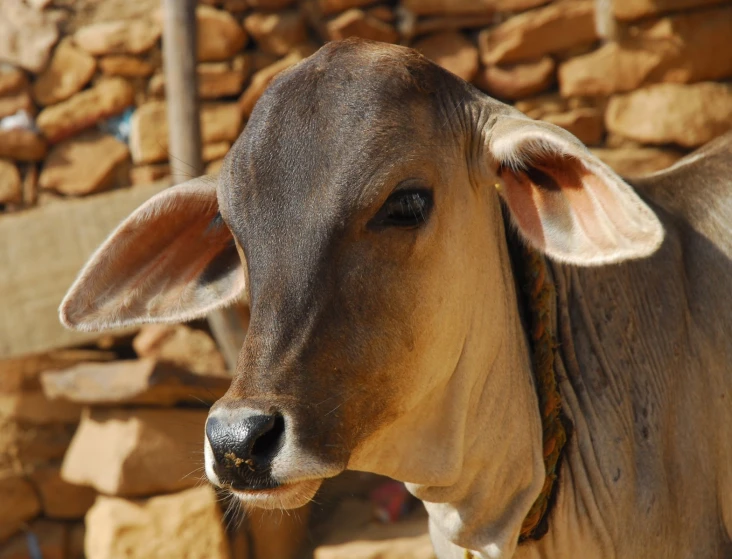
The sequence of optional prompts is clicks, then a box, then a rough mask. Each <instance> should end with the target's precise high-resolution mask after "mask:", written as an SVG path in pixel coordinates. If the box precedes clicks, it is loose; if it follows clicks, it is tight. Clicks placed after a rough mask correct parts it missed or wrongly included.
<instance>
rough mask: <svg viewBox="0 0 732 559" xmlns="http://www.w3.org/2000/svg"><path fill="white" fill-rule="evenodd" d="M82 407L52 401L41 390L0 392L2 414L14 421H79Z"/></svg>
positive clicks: (0, 412) (0, 414)
mask: <svg viewBox="0 0 732 559" xmlns="http://www.w3.org/2000/svg"><path fill="white" fill-rule="evenodd" d="M80 415H81V407H80V406H77V405H75V404H70V403H68V402H51V401H50V400H48V399H47V398H46V397H45V396H44V394H43V392H41V391H27V392H17V393H15V394H0V416H3V417H5V418H7V419H10V420H13V421H20V422H27V423H33V424H37V425H47V424H49V423H72V424H73V423H77V422H78V421H79V417H80Z"/></svg>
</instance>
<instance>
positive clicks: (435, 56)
mask: <svg viewBox="0 0 732 559" xmlns="http://www.w3.org/2000/svg"><path fill="white" fill-rule="evenodd" d="M412 47H413V48H415V49H416V50H418V51H420V52H421V53H422V54H424V55H425V56H426V57H427V58H429V59H430V60H432V61H433V62H434V63H435V64H438V65H439V66H442V67H443V68H445V69H446V70H448V71H450V72H452V73H453V74H455V75H456V76H458V77H461V78H462V79H464V80H465V81H468V82H469V81H472V80H473V78H475V76H476V74H477V73H478V49H477V47H476V46H475V45H474V44H473V43H472V42H471V41H469V40H468V39H466V38H465V35H463V34H462V33H458V32H456V31H444V32H442V33H435V34H434V35H429V36H427V37H424V38H422V39H420V40H418V41H417V42H415V43H414V45H412Z"/></svg>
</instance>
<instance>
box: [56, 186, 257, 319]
mask: <svg viewBox="0 0 732 559" xmlns="http://www.w3.org/2000/svg"><path fill="white" fill-rule="evenodd" d="M215 180H216V179H212V178H210V177H202V178H198V179H194V180H191V181H188V182H186V183H184V184H181V185H178V186H174V187H172V188H168V189H166V190H164V191H163V192H161V193H159V194H157V195H156V196H154V197H153V198H151V199H150V200H148V201H147V202H146V203H145V204H143V205H142V206H141V207H140V208H138V209H137V210H136V211H135V212H134V213H133V214H132V215H130V217H128V218H127V219H126V220H125V221H124V222H123V223H122V224H121V225H120V226H119V227H118V228H117V229H116V230H115V231H114V232H113V233H112V234H111V235H110V236H109V238H108V239H107V240H106V241H105V242H104V243H103V244H102V246H101V247H100V248H99V249H98V250H97V251H96V253H94V255H93V256H92V257H91V259H90V260H89V262H88V263H87V264H86V266H85V267H84V269H83V270H82V271H81V273H80V274H79V277H78V278H77V279H76V281H75V282H74V284H73V285H72V286H71V288H70V290H69V292H68V293H67V294H66V297H65V298H64V300H63V302H62V303H61V307H60V309H59V314H60V318H61V322H62V323H63V324H64V325H65V326H67V327H69V328H74V329H77V330H101V329H106V328H114V327H120V326H129V325H133V324H140V323H145V322H182V321H187V320H192V319H194V318H199V317H202V316H204V315H205V314H206V313H208V312H209V311H212V310H214V309H216V308H217V307H221V306H223V305H225V304H227V303H229V302H233V301H234V300H235V299H236V298H237V297H239V296H240V295H241V293H242V292H243V290H244V281H245V280H244V269H243V266H242V263H241V259H240V258H239V255H238V252H237V249H236V244H235V242H234V238H233V236H232V235H231V232H230V231H229V229H228V227H227V226H226V224H225V223H224V222H223V220H222V219H221V215H220V214H219V211H218V202H217V200H216V184H215Z"/></svg>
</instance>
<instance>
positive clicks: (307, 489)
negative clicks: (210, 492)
mask: <svg viewBox="0 0 732 559" xmlns="http://www.w3.org/2000/svg"><path fill="white" fill-rule="evenodd" d="M322 483H323V480H322V479H308V480H303V481H294V482H290V483H278V484H276V485H273V486H272V487H267V488H262V489H251V488H249V489H237V488H235V487H232V486H229V487H227V489H228V490H229V491H230V492H231V493H232V494H233V495H234V496H236V497H237V498H238V499H239V500H240V501H241V502H242V504H244V505H246V506H252V507H257V508H263V509H296V508H300V507H302V506H304V505H306V504H307V503H309V502H310V501H311V500H312V499H313V497H315V494H316V493H317V491H318V489H320V486H321V484H322Z"/></svg>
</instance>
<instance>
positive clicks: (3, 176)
mask: <svg viewBox="0 0 732 559" xmlns="http://www.w3.org/2000/svg"><path fill="white" fill-rule="evenodd" d="M22 200H23V191H22V190H21V182H20V172H19V171H18V168H17V167H16V166H15V164H14V163H13V162H12V161H10V160H9V159H0V204H17V203H19V202H21V201H22Z"/></svg>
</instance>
